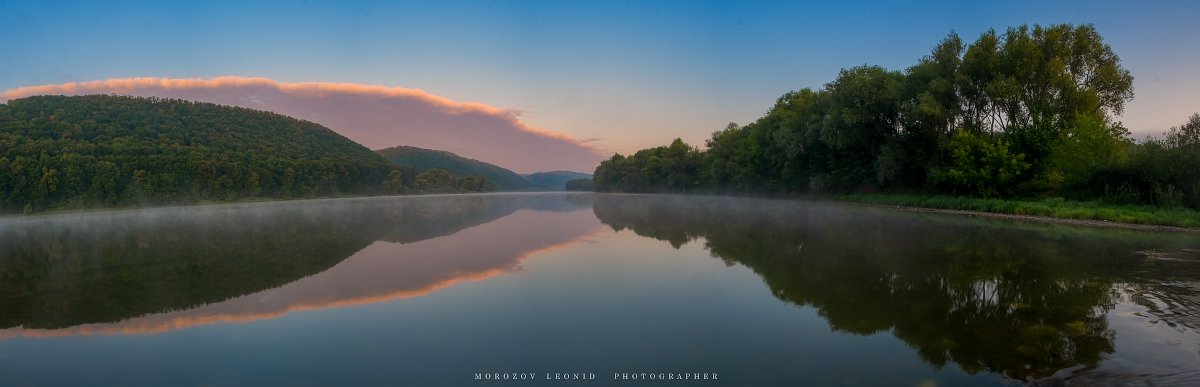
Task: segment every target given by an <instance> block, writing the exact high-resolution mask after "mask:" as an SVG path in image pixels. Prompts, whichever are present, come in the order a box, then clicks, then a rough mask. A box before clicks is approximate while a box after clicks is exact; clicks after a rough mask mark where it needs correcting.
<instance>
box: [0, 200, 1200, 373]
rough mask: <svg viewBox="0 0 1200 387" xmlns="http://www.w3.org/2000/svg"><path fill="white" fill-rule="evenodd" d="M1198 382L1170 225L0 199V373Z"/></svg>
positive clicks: (1195, 263) (1181, 247)
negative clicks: (1156, 229) (82, 206)
mask: <svg viewBox="0 0 1200 387" xmlns="http://www.w3.org/2000/svg"><path fill="white" fill-rule="evenodd" d="M643 372H646V373H664V374H666V373H674V374H680V373H716V374H717V375H719V376H718V378H719V379H718V380H715V381H714V380H709V381H691V382H680V381H670V380H668V381H660V380H624V379H621V380H613V374H614V373H630V374H633V373H643ZM486 373H535V374H536V377H537V379H539V380H536V381H528V380H526V381H503V380H501V381H493V380H475V375H476V374H486ZM547 373H549V374H550V375H551V376H553V374H554V373H582V374H595V376H596V379H595V380H571V381H563V380H544V379H545V377H546V374H547ZM1197 380H1200V236H1197V235H1194V234H1191V235H1189V234H1171V233H1147V232H1133V231H1122V230H1096V229H1086V228H1077V227H1070V226H1056V225H1034V224H1022V223H1012V222H1005V221H994V220H981V219H973V218H966V217H956V216H947V215H935V214H918V213H909V212H903V211H895V210H889V209H884V208H876V207H862V206H853V205H844V204H829V203H814V202H804V201H780V200H762V199H729V198H699V197H680V196H637V195H593V194H495V195H462V196H430V197H401V198H374V199H346V200H321V201H299V202H283V203H265V204H245V205H226V206H206V207H199V208H167V209H153V210H138V211H119V212H104V213H90V214H71V215H66V214H64V215H49V216H34V217H9V218H0V385H18V386H19V385H80V384H82V385H419V386H429V385H470V386H474V385H478V386H486V385H524V384H542V385H596V386H600V385H714V386H715V385H739V386H740V385H910V386H937V385H941V386H947V385H997V384H999V385H1005V384H1009V385H1011V384H1021V383H1038V384H1048V385H1095V384H1117V385H1129V384H1134V385H1138V384H1141V385H1189V384H1191V383H1194V382H1196V381H1197Z"/></svg>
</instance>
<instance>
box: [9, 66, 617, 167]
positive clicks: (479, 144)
mask: <svg viewBox="0 0 1200 387" xmlns="http://www.w3.org/2000/svg"><path fill="white" fill-rule="evenodd" d="M43 94H62V95H84V94H121V95H137V96H157V97H165V98H180V99H187V100H194V101H205V102H212V103H217V104H222V105H233V106H241V107H246V108H251V109H259V110H267V111H272V112H276V113H279V114H284V115H288V116H292V117H296V118H301V119H305V120H309V121H313V122H316V123H319V124H322V125H325V126H327V127H329V128H330V129H333V130H334V131H337V132H338V133H341V134H342V135H344V136H346V137H348V138H350V139H351V140H354V141H357V142H359V143H361V144H363V145H365V146H367V147H368V148H371V149H380V148H387V147H392V146H396V145H409V146H416V147H422V148H431V149H440V150H447V151H450V152H454V153H457V154H459V155H461V156H464V157H469V158H474V159H477V160H481V161H486V162H489V163H493V164H496V165H500V166H502V167H506V168H509V169H512V170H514V171H517V172H521V173H528V172H538V171H550V170H573V171H580V172H589V173H590V172H591V171H592V169H594V168H595V166H596V164H598V163H599V161H600V160H601V159H602V158H603V155H602V154H601V153H600V152H599V151H597V150H596V149H595V148H594V147H593V146H591V145H590V144H588V143H587V142H586V141H581V140H579V139H575V138H573V137H571V136H568V135H565V134H562V133H559V132H554V131H549V130H543V129H539V128H535V127H532V126H530V125H528V124H526V123H525V122H523V121H521V114H520V112H518V111H515V110H511V109H501V108H497V107H493V106H489V105H486V104H483V103H479V102H459V101H454V100H451V99H448V98H445V97H441V96H437V95H433V94H430V93H428V92H425V91H423V90H419V89H406V88H400V87H386V86H378V85H362V84H356V83H325V82H303V83H285V82H278V81H275V80H272V79H268V78H251V77H234V76H227V77H217V78H209V79H191V78H188V79H175V78H120V79H108V80H103V81H92V82H69V83H64V84H58V85H41V86H28V87H19V88H15V89H9V90H6V91H4V92H3V93H0V102H7V101H8V100H11V99H15V98H21V97H27V96H31V95H43Z"/></svg>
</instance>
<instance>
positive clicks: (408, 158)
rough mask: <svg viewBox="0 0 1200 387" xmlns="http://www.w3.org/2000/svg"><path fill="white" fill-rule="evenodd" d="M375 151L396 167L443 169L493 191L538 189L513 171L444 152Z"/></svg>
mask: <svg viewBox="0 0 1200 387" xmlns="http://www.w3.org/2000/svg"><path fill="white" fill-rule="evenodd" d="M375 152H376V153H378V154H380V155H382V156H383V157H385V158H387V159H388V160H391V161H392V162H393V163H396V165H399V166H401V167H408V168H412V169H414V170H417V171H427V170H430V169H445V170H447V171H450V172H451V173H454V174H457V175H461V176H483V177H484V178H486V179H487V182H488V183H489V184H490V185H491V188H492V189H493V190H497V191H526V190H533V189H537V188H538V187H537V186H535V185H534V184H533V183H530V182H529V181H527V180H525V178H523V177H521V175H518V174H516V173H515V172H513V171H510V170H507V169H504V168H501V167H498V166H495V165H492V164H488V163H485V162H482V161H479V160H474V159H468V158H466V157H462V156H459V155H456V154H454V153H450V152H446V151H440V150H432V149H424V148H417V147H412V146H404V145H401V146H397V147H392V148H387V149H380V150H377V151H375Z"/></svg>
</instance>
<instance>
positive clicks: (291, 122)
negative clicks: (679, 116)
mask: <svg viewBox="0 0 1200 387" xmlns="http://www.w3.org/2000/svg"><path fill="white" fill-rule="evenodd" d="M402 169H403V168H397V166H395V165H393V164H392V163H390V162H388V161H387V160H386V159H384V158H382V157H380V156H379V155H377V154H375V153H373V152H371V151H370V150H368V149H366V148H365V147H363V146H362V145H359V144H357V143H354V142H353V141H350V140H349V139H346V138H345V137H342V136H341V135H339V134H337V133H335V132H333V131H332V130H330V129H328V128H325V127H323V126H320V125H317V124H315V123H312V122H307V121H301V120H296V119H293V118H289V117H286V116H282V115H278V114H274V113H268V112H261V111H255V110H250V109H243V108H235V107H227V106H219V105H215V104H209V103H198V102H190V101H183V100H170V99H160V98H139V97H118V96H106V95H91V96H79V97H63V96H41V97H29V98H22V99H16V100H12V101H9V102H8V103H7V104H0V212H22V213H31V212H37V211H44V210H50V209H75V208H87V207H100V206H104V207H107V206H129V205H157V204H187V203H198V202H208V201H235V200H243V199H254V198H272V199H288V198H305V197H323V196H341V195H371V194H377V193H380V192H382V193H386V194H394V193H402V192H405V191H406V190H405V189H404V187H403V186H404V185H405V184H404V183H405V182H404V181H403V180H404V179H405V178H407V177H404V176H402V175H405V174H408V175H415V173H412V174H409V173H405V174H401V173H400V172H399V171H398V170H402ZM409 184H411V183H409ZM470 189H471V190H479V189H486V184H480V183H478V182H474V183H473V184H472V185H471V186H470Z"/></svg>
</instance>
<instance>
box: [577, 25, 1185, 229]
mask: <svg viewBox="0 0 1200 387" xmlns="http://www.w3.org/2000/svg"><path fill="white" fill-rule="evenodd" d="M1132 82H1133V77H1132V75H1130V73H1129V71H1127V70H1126V69H1124V68H1123V67H1122V66H1121V64H1120V59H1119V57H1118V56H1117V55H1116V53H1114V52H1113V50H1112V48H1111V47H1109V46H1108V45H1107V44H1106V43H1104V41H1103V39H1102V37H1101V36H1100V34H1099V33H1098V32H1097V31H1096V30H1095V28H1093V27H1092V26H1091V25H1080V26H1074V25H1070V24H1058V25H1051V26H1038V25H1035V26H1033V27H1029V26H1020V27H1014V28H1009V29H1008V30H1007V31H1005V32H1003V33H998V32H996V31H988V32H986V33H984V34H982V35H981V36H980V37H979V38H978V39H976V40H975V41H974V42H973V43H970V44H967V43H965V42H964V41H963V40H962V39H961V38H960V37H959V36H958V35H956V34H953V33H952V34H950V35H949V36H948V37H947V38H946V39H944V40H942V41H941V42H940V43H938V44H937V45H936V46H934V48H933V50H932V52H931V53H930V54H929V55H928V56H925V57H923V58H921V59H920V60H919V61H918V62H917V63H916V64H914V65H913V66H911V67H909V68H907V69H905V70H903V71H897V70H889V69H885V68H882V67H879V66H869V65H863V66H858V67H853V68H849V69H843V70H842V71H841V73H840V74H838V76H837V78H836V79H835V80H834V81H833V82H831V83H829V84H826V85H825V86H824V87H822V88H820V89H815V90H814V89H809V88H805V89H802V90H799V91H793V92H789V93H786V94H784V95H783V96H781V97H780V98H779V99H778V100H777V101H776V103H775V105H774V106H773V107H771V108H770V110H768V112H767V113H766V115H764V116H763V117H761V118H759V119H758V120H757V121H755V122H753V123H750V124H748V125H745V126H739V125H737V124H730V125H729V126H728V127H726V128H725V129H723V130H720V131H717V132H715V133H713V135H712V137H711V138H710V139H709V140H707V141H706V144H705V145H706V147H705V148H704V149H698V148H695V147H692V146H689V145H687V144H685V143H684V142H683V141H681V140H678V139H677V140H675V141H674V142H672V143H671V144H670V145H667V146H660V147H657V148H652V149H644V150H641V151H638V152H636V153H634V154H633V155H630V156H623V155H620V154H618V155H614V156H613V157H612V158H611V159H609V160H607V161H604V162H602V163H601V164H600V166H599V167H597V169H596V171H595V177H594V179H595V186H596V189H597V190H599V191H623V192H709V193H747V194H783V195H787V194H803V193H847V192H855V193H873V192H904V193H929V194H950V195H962V196H975V197H1001V198H1004V197H1067V198H1077V199H1086V200H1102V201H1105V202H1113V203H1141V204H1154V205H1159V206H1163V207H1175V206H1187V207H1191V208H1200V115H1193V116H1192V117H1191V118H1190V119H1189V120H1188V121H1187V122H1186V123H1184V124H1183V125H1181V126H1179V127H1175V128H1172V129H1171V130H1170V131H1169V132H1167V133H1166V134H1165V136H1164V137H1162V138H1149V139H1145V140H1141V141H1134V140H1133V139H1131V137H1130V134H1129V131H1128V130H1127V129H1126V128H1125V127H1123V126H1122V124H1121V123H1120V122H1118V121H1117V120H1116V117H1117V116H1119V115H1120V114H1121V113H1122V111H1123V109H1124V107H1125V103H1126V102H1128V101H1129V100H1131V99H1132V98H1133V87H1132Z"/></svg>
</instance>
